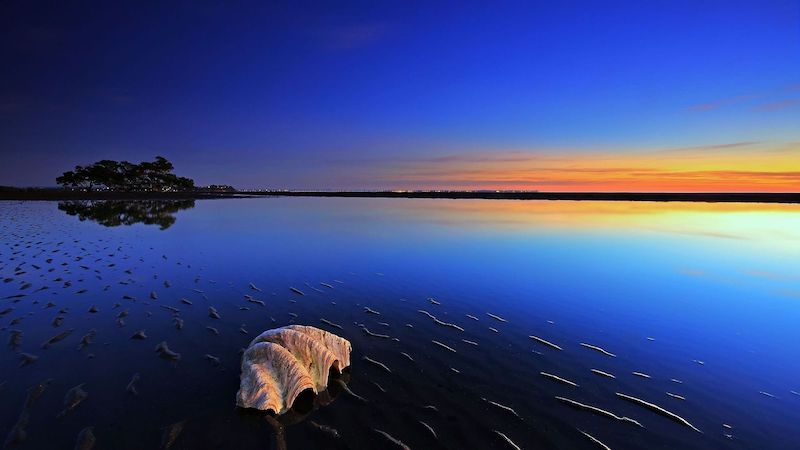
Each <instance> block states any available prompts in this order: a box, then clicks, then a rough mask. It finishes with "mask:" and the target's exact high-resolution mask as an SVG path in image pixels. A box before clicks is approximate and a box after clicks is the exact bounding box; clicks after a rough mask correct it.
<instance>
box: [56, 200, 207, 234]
mask: <svg viewBox="0 0 800 450" xmlns="http://www.w3.org/2000/svg"><path fill="white" fill-rule="evenodd" d="M190 208H194V200H134V201H131V200H72V201H65V202H59V204H58V209H60V210H61V211H64V212H65V213H67V214H68V215H70V216H78V218H79V219H80V220H81V221H84V220H87V219H88V220H91V221H94V222H97V223H99V224H100V225H103V226H104V227H118V226H120V225H133V224H136V223H143V224H145V225H158V226H159V228H160V229H162V230H166V229H167V228H169V227H171V226H172V225H173V224H174V223H175V220H176V219H175V213H177V212H178V211H180V210H183V209H190Z"/></svg>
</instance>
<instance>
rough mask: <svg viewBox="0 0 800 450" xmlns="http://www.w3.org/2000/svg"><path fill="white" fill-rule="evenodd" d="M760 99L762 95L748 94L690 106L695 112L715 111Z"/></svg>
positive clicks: (690, 109)
mask: <svg viewBox="0 0 800 450" xmlns="http://www.w3.org/2000/svg"><path fill="white" fill-rule="evenodd" d="M759 97H761V95H760V94H746V95H737V96H735V97H729V98H724V99H720V100H714V101H710V102H705V103H696V104H694V105H690V106H689V111H694V112H706V111H713V110H715V109H719V108H721V107H723V106H730V105H735V104H738V103H743V102H747V101H749V100H754V99H757V98H759Z"/></svg>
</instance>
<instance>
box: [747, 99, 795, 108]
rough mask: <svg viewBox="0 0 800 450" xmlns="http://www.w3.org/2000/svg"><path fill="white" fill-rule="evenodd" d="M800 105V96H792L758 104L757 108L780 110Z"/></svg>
mask: <svg viewBox="0 0 800 450" xmlns="http://www.w3.org/2000/svg"><path fill="white" fill-rule="evenodd" d="M798 105H800V98H791V99H787V100H780V101H776V102H769V103H763V104H760V105H758V106H756V108H755V109H757V110H759V111H778V110H780V109H786V108H791V107H794V106H798Z"/></svg>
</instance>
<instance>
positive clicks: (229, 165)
mask: <svg viewBox="0 0 800 450" xmlns="http://www.w3.org/2000/svg"><path fill="white" fill-rule="evenodd" d="M0 17H2V18H0V29H2V31H0V38H1V39H2V42H3V44H2V45H1V46H0V58H2V61H3V66H4V67H6V69H4V70H3V71H0V132H1V133H0V151H2V155H3V159H4V160H6V161H7V164H3V165H2V167H0V184H11V185H50V184H53V179H54V178H55V177H56V176H57V175H58V174H60V172H62V171H64V170H67V169H69V168H71V167H72V166H73V165H75V164H79V163H80V164H83V163H89V162H92V161H94V160H97V159H102V158H113V159H128V160H132V161H139V160H143V159H150V158H152V157H153V156H155V155H157V154H158V155H164V156H166V157H168V158H169V159H171V160H173V161H174V162H175V164H176V166H177V171H178V172H179V173H180V174H184V175H188V176H191V177H193V178H195V179H196V180H197V181H198V182H199V183H203V184H206V183H229V184H233V185H236V186H239V187H262V186H263V187H291V188H302V187H309V188H378V187H430V186H432V185H441V186H442V187H447V186H448V185H452V182H451V181H448V180H452V179H455V178H459V179H460V178H464V177H463V176H460V175H459V176H455V175H454V176H452V177H446V176H445V177H442V178H441V179H437V178H436V177H435V176H432V177H431V179H426V181H424V182H421V181H408V180H409V178H410V175H414V174H419V173H421V172H425V170H428V169H430V168H431V163H430V158H464V155H468V156H467V157H468V158H476V159H480V160H481V161H482V162H483V163H482V164H481V165H480V167H479V168H478V169H483V168H485V167H486V165H487V164H485V163H487V162H488V163H497V162H502V161H503V160H507V159H508V157H507V155H508V154H510V153H513V154H523V155H526V156H542V155H544V156H546V157H549V158H553V157H563V158H565V159H567V160H569V159H570V158H573V157H577V158H583V157H584V156H585V155H589V156H591V155H597V154H599V155H602V157H603V158H607V157H609V156H611V157H619V158H622V159H625V160H626V161H628V160H629V159H630V158H634V159H635V158H636V157H637V155H640V154H643V155H648V154H650V153H652V152H655V151H663V150H665V149H675V148H686V147H692V148H694V147H696V148H707V147H716V146H720V145H729V144H735V143H743V142H747V143H753V144H752V145H749V147H750V148H749V149H748V151H749V153H748V155H750V156H749V157H751V158H759V157H760V156H759V155H761V154H762V153H769V152H771V151H773V150H774V147H776V146H778V147H780V148H781V149H783V150H784V151H787V150H786V148H787V146H788V149H789V150H788V151H791V152H793V154H794V155H796V154H797V153H798V152H800V146H798V145H797V142H798V141H800V131H799V130H800V126H798V125H797V124H798V123H800V2H797V1H749V2H746V1H703V2H701V1H669V2H666V1H665V2H636V1H617V2H571V1H566V2H519V3H503V4H495V5H491V6H487V5H479V4H465V3H449V4H448V3H436V4H433V3H432V2H423V3H416V4H413V2H397V3H392V2H363V3H359V2H348V3H346V4H343V3H333V2H331V3H320V4H313V3H307V4H301V3H298V2H292V3H291V4H289V5H287V4H266V3H261V2H254V3H252V4H249V5H245V4H242V5H240V6H236V7H231V6H229V5H223V4H222V3H221V2H200V3H196V2H185V3H182V4H178V3H175V4H173V3H170V4H161V3H155V2H154V3H149V4H144V5H143V4H140V3H134V2H130V3H125V2H113V3H98V4H91V3H78V4H70V5H66V4H63V3H61V2H55V3H52V4H46V3H37V2H6V3H4V4H3V5H2V6H0ZM755 143H757V145H756V144H755ZM698 151H704V150H698ZM476 155H478V156H476ZM646 157H647V156H646ZM725 159H726V157H725V155H723V156H722V157H720V169H734V168H733V167H727V166H725V164H724V161H725ZM409 160H415V161H418V163H417V164H416V165H412V166H409V165H408V164H406V163H407V162H408V161H409ZM420 161H421V162H420ZM426 161H427V162H426ZM583 161H585V160H583ZM787 161H788V164H793V163H794V162H795V161H797V159H796V158H795V159H788V160H787V159H781V160H780V161H777V162H772V163H771V164H772V166H771V167H777V165H784V166H785V165H786V164H787ZM584 163H585V164H592V162H591V161H590V162H588V163H586V162H584ZM565 164H568V165H574V163H572V162H569V163H565ZM683 166H685V164H683V165H682V166H681V167H683ZM398 167H400V168H399V169H398ZM736 168H738V166H737V167H736ZM473 169H475V168H473ZM784 169H791V170H793V171H794V170H800V166H794V167H784ZM403 170H404V171H405V172H403ZM448 170H449V171H450V172H452V173H453V174H456V173H458V172H459V171H460V172H462V173H463V172H465V171H466V170H467V169H465V168H464V167H463V165H460V166H454V165H453V164H449V163H441V162H440V163H439V166H438V167H437V170H436V171H435V173H437V174H438V173H442V172H447V171H448ZM670 170H671V169H670ZM473 171H474V170H473ZM531 171H532V172H531V173H532V174H534V175H532V176H531V180H530V181H531V187H533V188H536V187H537V186H536V180H537V179H538V178H537V176H538V175H535V167H532V168H531ZM401 172H402V173H401ZM540 178H541V177H540ZM472 179H473V180H474V178H472ZM414 183H417V184H424V185H425V186H421V185H418V186H413V185H412V184H414ZM459 186H460V187H463V186H461V185H459ZM515 187H516V186H515Z"/></svg>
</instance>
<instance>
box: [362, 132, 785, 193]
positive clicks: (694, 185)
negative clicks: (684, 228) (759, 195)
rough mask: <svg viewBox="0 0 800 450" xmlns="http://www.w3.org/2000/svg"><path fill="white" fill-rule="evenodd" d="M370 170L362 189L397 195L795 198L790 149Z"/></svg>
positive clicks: (452, 160) (511, 158)
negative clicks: (398, 191) (508, 192)
mask: <svg viewBox="0 0 800 450" xmlns="http://www.w3.org/2000/svg"><path fill="white" fill-rule="evenodd" d="M369 164H370V165H371V166H372V167H370V168H369V169H368V170H366V171H365V172H367V173H370V175H369V177H370V178H371V179H370V180H367V182H368V183H370V184H372V185H376V184H377V185H381V186H387V187H393V188H403V189H526V190H541V191H605V192H626V191H627V192H631V191H638V192H665V191H666V192H798V191H800V145H798V144H797V143H793V144H786V145H783V146H775V145H772V146H767V145H765V144H758V143H755V142H747V143H733V144H721V145H712V146H704V147H692V148H679V149H670V150H660V151H650V152H640V153H627V154H618V153H610V152H608V153H585V152H584V153H575V152H574V151H573V152H572V153H571V154H566V153H561V154H558V153H555V152H549V153H547V152H536V153H534V152H531V153H525V152H483V153H469V154H463V155H447V156H439V157H437V156H431V157H426V158H418V159H413V158H410V159H399V160H394V161H389V160H385V161H377V162H371V163H369Z"/></svg>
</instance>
